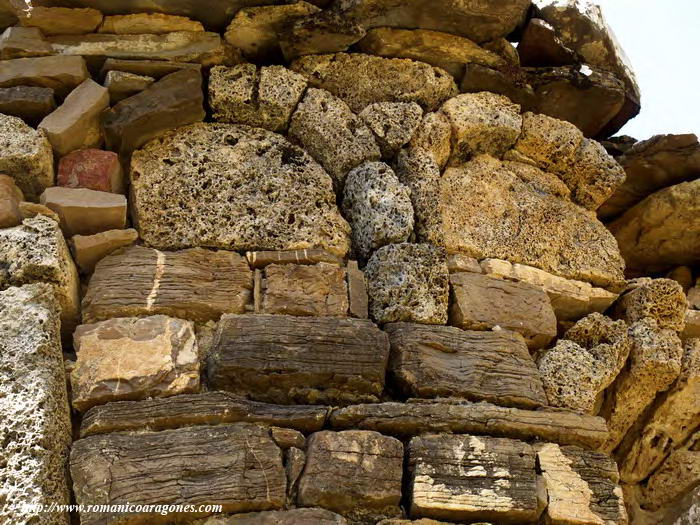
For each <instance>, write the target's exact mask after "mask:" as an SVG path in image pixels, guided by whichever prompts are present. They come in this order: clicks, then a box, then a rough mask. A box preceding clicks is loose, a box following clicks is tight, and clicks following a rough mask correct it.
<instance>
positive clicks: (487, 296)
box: [450, 272, 557, 349]
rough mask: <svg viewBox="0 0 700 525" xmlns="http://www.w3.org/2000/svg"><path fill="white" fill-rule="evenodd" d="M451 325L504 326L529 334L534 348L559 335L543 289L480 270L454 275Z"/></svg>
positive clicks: (524, 335) (462, 326)
mask: <svg viewBox="0 0 700 525" xmlns="http://www.w3.org/2000/svg"><path fill="white" fill-rule="evenodd" d="M450 284H451V290H452V299H453V300H452V307H451V311H450V324H452V325H454V326H458V327H459V328H462V329H464V330H490V329H491V328H494V327H496V326H500V327H501V328H504V329H506V330H513V331H514V332H518V333H520V334H521V335H522V336H523V337H525V339H526V341H527V345H528V347H529V348H531V349H535V348H542V347H544V346H546V345H547V344H548V343H549V342H550V341H551V340H552V339H553V338H554V337H555V336H556V335H557V318H556V316H555V315H554V310H552V304H551V303H550V301H549V298H548V297H547V294H545V293H544V292H543V291H542V290H541V289H540V288H537V287H535V286H532V285H530V284H527V283H519V282H510V281H505V280H501V279H495V278H493V277H488V276H486V275H479V274H476V273H468V272H463V273H457V274H453V275H451V276H450Z"/></svg>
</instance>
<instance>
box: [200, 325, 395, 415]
mask: <svg viewBox="0 0 700 525" xmlns="http://www.w3.org/2000/svg"><path fill="white" fill-rule="evenodd" d="M388 357H389V341H388V337H387V335H386V334H385V333H384V332H382V331H381V330H379V329H378V328H377V327H375V326H374V325H373V324H372V323H371V322H369V321H366V320H360V319H336V318H330V317H321V318H319V317H316V318H312V317H291V316H273V315H225V316H223V317H222V319H221V321H219V324H218V326H217V332H216V340H215V345H214V348H213V350H212V352H211V353H210V355H209V362H208V374H209V385H210V386H211V387H212V388H216V389H221V390H228V391H231V392H234V393H238V394H242V395H247V396H248V397H250V398H252V399H256V400H260V401H267V402H275V403H277V402H279V403H333V404H342V405H347V404H350V403H357V402H364V401H367V402H376V401H377V400H378V398H379V396H380V395H381V393H382V391H383V389H384V375H385V368H386V363H387V359H388Z"/></svg>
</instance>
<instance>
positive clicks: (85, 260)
mask: <svg viewBox="0 0 700 525" xmlns="http://www.w3.org/2000/svg"><path fill="white" fill-rule="evenodd" d="M138 238H139V232H137V231H136V230H134V229H133V228H129V229H128V230H108V231H106V232H100V233H96V234H94V235H74V236H73V238H72V239H71V240H70V241H69V245H70V249H71V252H72V253H73V258H74V259H75V262H76V264H77V265H78V267H79V268H80V271H81V272H82V273H91V272H92V271H93V270H94V269H95V265H96V264H97V263H98V262H100V261H101V260H102V259H104V258H105V257H106V256H107V255H109V254H110V253H112V252H114V251H116V250H118V249H119V248H125V247H126V246H129V245H131V244H133V243H134V242H136V240H137V239H138Z"/></svg>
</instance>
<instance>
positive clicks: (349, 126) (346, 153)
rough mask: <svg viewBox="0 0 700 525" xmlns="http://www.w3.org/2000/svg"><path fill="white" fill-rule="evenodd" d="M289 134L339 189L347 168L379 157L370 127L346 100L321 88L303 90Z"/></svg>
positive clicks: (377, 147)
mask: <svg viewBox="0 0 700 525" xmlns="http://www.w3.org/2000/svg"><path fill="white" fill-rule="evenodd" d="M289 137H290V139H292V140H294V141H297V142H298V143H299V144H301V146H302V147H303V148H304V149H305V150H306V151H308V152H309V154H310V155H311V156H312V157H313V158H314V159H316V160H317V161H318V162H319V164H321V165H322V166H323V167H324V168H325V170H326V171H327V172H328V173H329V174H330V175H331V176H332V177H333V180H334V182H335V184H336V186H337V188H338V189H341V188H342V187H343V184H344V182H345V178H346V176H347V174H348V172H349V171H350V170H352V169H354V168H356V167H358V166H360V165H361V164H363V163H365V162H371V161H378V160H379V159H380V157H381V153H380V150H379V146H378V145H377V143H376V142H375V140H374V135H373V133H372V132H371V131H370V129H369V128H368V127H367V126H366V125H365V124H364V122H363V121H362V120H361V119H360V118H359V117H358V116H357V115H355V114H354V113H353V112H352V111H351V110H350V108H349V107H348V105H347V104H346V103H345V102H343V101H342V100H341V99H340V98H338V97H335V96H333V95H332V94H330V93H329V92H328V91H325V90H323V89H315V88H310V89H308V90H307V91H306V95H304V98H303V99H302V101H301V103H300V104H299V106H298V107H297V110H296V111H295V112H294V115H293V116H292V121H291V124H290V126H289Z"/></svg>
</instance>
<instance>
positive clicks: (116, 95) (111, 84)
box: [104, 70, 155, 104]
mask: <svg viewBox="0 0 700 525" xmlns="http://www.w3.org/2000/svg"><path fill="white" fill-rule="evenodd" d="M153 82H155V79H154V78H153V77H148V76H144V75H136V74H134V73H127V72H126V71H116V70H111V71H108V72H107V75H106V76H105V83H104V86H105V87H106V88H107V90H108V91H109V99H110V100H111V102H112V104H116V103H117V102H120V101H122V100H124V99H125V98H129V97H132V96H134V95H136V94H137V93H141V91H143V90H145V89H148V88H149V87H151V85H152V84H153Z"/></svg>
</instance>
